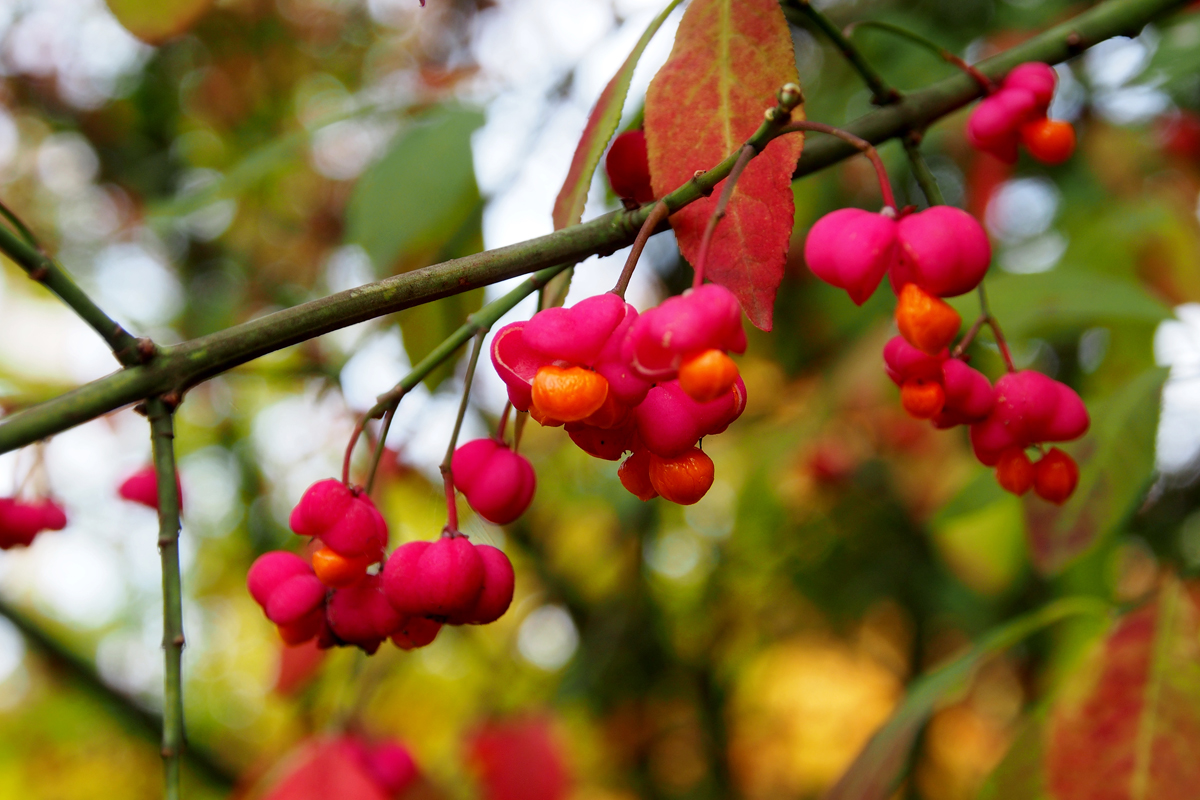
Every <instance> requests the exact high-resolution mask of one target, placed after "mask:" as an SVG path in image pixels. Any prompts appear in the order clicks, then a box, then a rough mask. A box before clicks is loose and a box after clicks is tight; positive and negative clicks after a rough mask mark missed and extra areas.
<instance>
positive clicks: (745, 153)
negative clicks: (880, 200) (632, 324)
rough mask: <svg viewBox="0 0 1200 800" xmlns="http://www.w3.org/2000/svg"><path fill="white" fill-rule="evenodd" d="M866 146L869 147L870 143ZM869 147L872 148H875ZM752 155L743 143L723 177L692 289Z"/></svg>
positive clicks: (698, 282)
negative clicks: (730, 199)
mask: <svg viewBox="0 0 1200 800" xmlns="http://www.w3.org/2000/svg"><path fill="white" fill-rule="evenodd" d="M867 146H868V147H870V145H867ZM871 149H872V150H874V149H875V148H871ZM754 155H755V151H754V148H753V147H752V146H750V145H744V146H743V147H742V151H741V152H740V153H739V154H738V160H737V161H736V162H734V164H733V169H731V170H730V171H729V177H728V178H726V179H725V185H724V186H723V187H722V189H721V196H720V197H718V198H717V204H716V206H714V207H713V213H712V214H711V215H710V216H709V218H708V224H707V225H705V226H704V236H703V237H702V238H701V239H700V252H699V254H698V255H697V256H696V270H695V275H694V276H693V278H692V288H693V289H696V288H699V287H700V286H702V285H703V284H704V269H705V267H706V266H707V265H708V248H709V246H710V245H711V244H712V238H713V234H714V233H716V232H717V224H718V223H719V222H720V221H721V220H722V219H724V218H725V208H726V207H727V206H728V205H729V198H731V197H733V190H734V188H735V187H736V186H737V182H738V178H740V177H742V172H743V171H744V170H745V169H746V165H747V164H749V163H750V159H752V158H754ZM622 296H624V295H622Z"/></svg>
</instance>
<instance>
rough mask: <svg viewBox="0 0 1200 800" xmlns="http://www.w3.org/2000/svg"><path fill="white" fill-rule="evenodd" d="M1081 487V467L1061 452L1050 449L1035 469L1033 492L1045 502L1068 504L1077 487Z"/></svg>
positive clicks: (1054, 448)
mask: <svg viewBox="0 0 1200 800" xmlns="http://www.w3.org/2000/svg"><path fill="white" fill-rule="evenodd" d="M1078 485H1079V466H1078V465H1077V464H1076V463H1075V459H1073V458H1071V457H1070V456H1069V455H1067V454H1066V453H1064V452H1063V451H1062V450H1059V449H1058V448H1057V447H1052V448H1050V452H1049V453H1046V455H1044V456H1042V458H1041V460H1040V461H1038V462H1037V464H1035V465H1034V468H1033V490H1034V491H1035V492H1037V496H1038V497H1040V498H1042V499H1043V500H1049V501H1050V502H1051V503H1054V504H1056V505H1062V504H1063V503H1065V502H1067V498H1069V497H1070V496H1071V495H1072V494H1074V493H1075V487H1076V486H1078Z"/></svg>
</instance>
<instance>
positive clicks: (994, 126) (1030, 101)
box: [967, 89, 1044, 164]
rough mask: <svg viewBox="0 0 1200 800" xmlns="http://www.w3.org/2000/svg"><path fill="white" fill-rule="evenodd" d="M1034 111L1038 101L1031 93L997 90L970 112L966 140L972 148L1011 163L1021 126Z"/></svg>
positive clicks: (1015, 152) (1036, 108)
mask: <svg viewBox="0 0 1200 800" xmlns="http://www.w3.org/2000/svg"><path fill="white" fill-rule="evenodd" d="M1038 113H1039V112H1038V101H1037V98H1036V97H1035V96H1034V95H1033V93H1032V92H1029V91H1026V90H1024V89H1014V90H1010V91H1000V92H997V93H996V94H994V95H992V96H991V97H988V98H986V99H985V100H984V101H983V102H981V103H980V104H979V105H978V106H976V107H975V110H974V111H972V112H971V116H970V118H969V119H968V120H967V140H968V141H969V142H970V143H971V145H972V146H973V147H975V148H977V149H979V150H982V151H984V152H985V153H991V154H992V155H994V156H995V157H996V158H998V159H1000V160H1001V161H1004V162H1005V163H1008V164H1012V163H1014V162H1015V161H1016V160H1017V144H1018V142H1020V138H1021V136H1020V128H1021V126H1022V125H1024V124H1025V123H1026V122H1029V121H1030V120H1032V119H1034V118H1036V117H1037V116H1038ZM1043 113H1044V112H1043Z"/></svg>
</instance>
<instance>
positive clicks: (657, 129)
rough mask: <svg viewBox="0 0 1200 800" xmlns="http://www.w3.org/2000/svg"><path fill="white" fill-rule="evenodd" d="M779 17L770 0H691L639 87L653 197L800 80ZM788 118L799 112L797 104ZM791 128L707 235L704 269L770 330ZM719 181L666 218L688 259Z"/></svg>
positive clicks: (787, 196) (779, 270)
mask: <svg viewBox="0 0 1200 800" xmlns="http://www.w3.org/2000/svg"><path fill="white" fill-rule="evenodd" d="M799 80H800V79H799V76H798V75H797V73H796V58H795V52H794V50H793V48H792V37H791V33H790V32H789V30H788V25H787V21H786V20H785V19H784V17H783V12H782V11H781V10H780V8H779V3H778V2H777V0H693V2H692V4H691V5H690V6H689V7H688V9H687V11H686V12H684V15H683V20H682V21H681V22H680V24H679V32H678V33H677V34H676V35H675V46H674V48H672V50H671V57H670V58H669V59H668V60H667V63H666V64H664V65H663V68H662V69H661V70H659V72H658V74H657V75H656V76H655V77H654V80H653V81H652V82H651V83H650V90H649V91H648V92H647V93H646V126H645V130H646V142H647V145H648V148H649V152H650V175H651V182H652V185H653V187H654V193H655V195H657V196H662V195H664V194H666V193H667V192H669V191H672V190H674V189H676V188H678V187H679V186H681V185H682V184H684V183H686V182H687V181H688V180H690V179H691V178H692V176H693V175H694V174H695V173H696V171H697V170H705V169H710V168H711V167H713V166H715V165H716V164H717V163H718V162H720V161H721V160H722V159H723V158H725V157H726V156H727V155H729V154H730V153H732V152H734V151H735V150H737V149H738V147H740V146H741V145H742V143H743V142H745V140H746V139H748V138H750V136H751V134H753V133H754V131H755V130H757V129H758V126H759V125H760V124H761V123H762V120H763V112H764V111H766V110H767V109H768V108H771V107H772V106H774V105H775V103H776V100H775V93H776V92H777V91H778V90H779V88H780V87H781V86H783V85H784V84H785V83H789V82H791V83H799ZM794 113H795V117H796V119H801V118H803V111H802V110H801V109H797V110H796V112H794ZM802 146H803V141H802V139H801V137H800V136H799V135H795V134H790V135H788V136H782V137H780V138H778V139H776V140H775V141H773V142H771V144H769V145H767V147H766V149H765V150H764V151H763V152H762V153H761V154H759V155H758V156H757V157H756V158H755V159H754V160H753V161H751V162H750V165H749V166H748V167H747V168H746V171H745V172H744V173H742V177H741V179H740V180H739V181H738V184H737V188H736V190H735V191H734V193H733V197H732V198H731V200H730V203H729V208H728V211H727V215H726V217H725V219H724V220H723V221H722V222H721V224H720V226H719V227H718V228H717V232H716V235H715V236H714V237H713V241H712V248H711V250H710V252H709V261H708V265H707V267H706V270H705V277H707V278H708V279H710V280H712V281H714V282H716V283H719V284H721V285H722V286H725V287H726V288H728V289H729V290H730V291H732V292H733V293H734V294H735V295H737V297H738V300H740V301H741V303H742V310H744V311H745V312H746V316H748V317H749V318H750V321H751V322H753V323H754V324H755V325H757V326H758V327H759V328H762V329H763V330H770V329H771V317H772V314H773V312H774V306H775V292H776V290H777V289H778V288H779V283H780V281H782V280H783V267H784V261H785V259H786V257H787V249H788V241H789V239H790V238H791V233H792V223H793V216H794V211H795V209H794V201H793V198H792V183H791V181H792V171H793V170H794V169H795V168H796V160H797V159H798V158H799V157H800V149H801V147H802ZM720 190H721V186H720V185H718V186H717V189H716V190H715V191H714V192H713V194H712V196H710V197H707V198H702V199H700V200H698V201H696V202H695V203H692V204H691V205H689V206H687V207H686V208H684V209H682V210H681V211H679V212H678V213H676V214H674V215H673V216H672V217H671V226H672V227H673V228H674V229H675V236H676V238H677V239H678V241H679V249H680V250H681V251H682V252H683V255H684V257H685V258H687V259H688V260H689V261H691V262H692V263H693V264H694V263H695V259H696V255H697V253H698V252H699V249H700V239H701V236H702V235H703V233H704V227H705V225H706V223H707V222H708V218H709V217H710V216H711V215H712V211H713V207H714V206H715V205H716V202H717V197H718V196H719V195H720Z"/></svg>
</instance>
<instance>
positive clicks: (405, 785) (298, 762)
mask: <svg viewBox="0 0 1200 800" xmlns="http://www.w3.org/2000/svg"><path fill="white" fill-rule="evenodd" d="M284 763H285V764H286V765H287V767H285V768H284V770H282V772H283V774H282V775H279V776H278V778H277V779H276V782H275V783H274V785H273V786H272V787H271V788H270V790H269V791H267V792H265V793H263V792H253V794H254V796H255V797H261V798H262V800H295V799H296V798H301V797H352V798H355V800H385V799H386V798H393V799H394V798H400V797H404V796H409V795H410V790H412V789H413V788H414V786H415V784H416V783H417V781H418V779H419V778H420V772H419V770H418V769H417V765H416V762H415V761H414V760H413V757H412V754H411V753H409V751H408V748H407V747H405V746H404V745H403V744H401V743H400V742H397V741H395V740H392V739H380V740H375V741H372V740H368V739H366V738H364V737H363V736H361V735H359V734H357V733H344V734H340V735H338V736H334V737H329V738H325V737H320V738H317V737H313V738H311V739H308V740H307V741H305V742H304V743H303V744H302V745H301V747H300V748H298V753H297V754H295V755H293V756H291V757H289V758H288V759H286V760H285V761H284ZM278 772H280V770H273V771H272V775H271V776H272V777H273V778H274V777H275V773H278Z"/></svg>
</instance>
